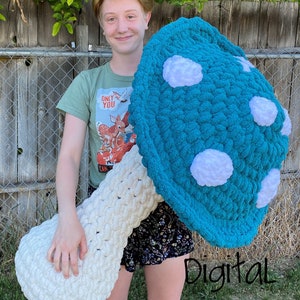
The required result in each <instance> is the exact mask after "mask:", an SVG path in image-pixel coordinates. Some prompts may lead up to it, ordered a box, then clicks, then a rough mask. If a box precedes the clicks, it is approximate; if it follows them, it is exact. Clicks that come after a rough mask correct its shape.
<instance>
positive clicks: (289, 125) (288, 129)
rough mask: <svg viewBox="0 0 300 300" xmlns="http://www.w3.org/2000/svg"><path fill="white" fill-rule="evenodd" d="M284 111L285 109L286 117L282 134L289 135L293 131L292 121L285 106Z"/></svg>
mask: <svg viewBox="0 0 300 300" xmlns="http://www.w3.org/2000/svg"><path fill="white" fill-rule="evenodd" d="M283 111H284V116H285V119H284V122H283V126H282V128H281V131H280V132H281V134H282V135H287V136H289V135H290V134H291V131H292V122H291V119H290V116H289V114H288V111H287V110H286V109H285V108H283Z"/></svg>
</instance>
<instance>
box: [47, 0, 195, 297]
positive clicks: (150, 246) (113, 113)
mask: <svg viewBox="0 0 300 300" xmlns="http://www.w3.org/2000/svg"><path fill="white" fill-rule="evenodd" d="M153 5H154V4H153V1H151V0H144V1H142V0H141V1H139V0H93V9H94V12H95V15H96V16H97V19H98V20H99V23H100V25H101V27H102V28H103V32H104V35H105V37H106V39H107V42H108V43H109V44H110V46H111V49H112V59H111V60H110V62H108V63H107V64H105V65H103V66H100V67H98V68H95V69H92V70H87V71H84V72H82V73H80V74H79V75H78V76H77V77H76V78H75V79H74V81H73V82H72V84H71V85H70V87H69V88H68V90H67V91H66V93H65V94H64V96H63V97H62V99H61V100H60V102H59V104H58V109H59V110H61V111H63V112H64V113H65V127H64V133H63V139H62V144H61V149H60V153H59V158H58V164H57V173H56V189H57V198H58V213H59V222H58V225H57V229H56V232H55V235H54V237H53V241H52V244H51V247H50V249H49V251H48V255H47V257H48V260H49V261H50V262H51V263H53V264H54V268H55V269H56V271H58V272H62V273H63V275H64V277H65V278H68V277H69V276H70V274H71V272H72V273H73V274H74V275H75V276H76V275H78V258H80V259H84V256H85V254H86V253H87V251H88V249H87V241H86V237H85V233H84V229H83V228H82V226H81V224H80V222H79V220H78V217H77V214H76V204H75V194H76V189H77V184H78V174H79V165H80V160H81V155H82V150H83V146H84V140H85V133H86V129H87V127H88V129H89V150H90V155H91V165H90V176H89V177H90V178H89V183H90V192H92V191H93V190H94V189H95V188H96V187H97V186H98V185H99V183H100V182H101V180H102V179H103V178H104V176H105V173H106V172H107V171H109V170H110V169H111V168H112V167H113V165H114V164H115V163H116V162H118V161H120V159H121V158H122V156H123V155H124V153H125V152H126V151H128V150H130V148H131V146H132V145H133V144H134V140H135V134H134V133H133V128H132V127H131V126H130V124H129V123H128V112H127V110H128V105H129V104H130V92H131V90H132V88H131V83H132V80H133V76H134V73H135V72H136V70H137V66H138V64H139V61H140V58H141V55H142V51H143V39H144V34H145V30H147V28H148V23H149V21H150V17H151V11H152V8H153ZM192 250H193V241H192V235H191V232H190V231H189V230H188V229H187V228H186V227H185V225H184V224H183V223H181V222H180V221H179V220H178V217H177V216H176V215H175V213H174V212H173V210H172V209H171V208H170V207H169V206H168V205H167V204H166V203H164V202H163V203H160V204H159V205H158V207H157V209H156V210H155V211H154V212H153V213H152V214H151V215H150V216H149V217H148V218H147V219H145V220H144V221H143V222H142V223H141V225H140V226H139V227H138V228H136V229H135V230H134V231H133V233H132V234H131V236H130V237H129V238H128V244H127V246H126V248H125V249H124V253H123V258H122V261H121V267H120V271H119V277H118V280H117V282H116V284H115V287H114V289H113V291H112V293H111V295H110V297H109V299H110V300H111V299H116V300H122V299H124V300H125V299H127V298H128V292H129V288H130V283H131V279H132V276H133V272H134V271H135V269H136V266H137V265H140V266H143V267H144V272H145V278H146V284H147V293H148V299H155V300H157V299H159V300H176V299H178V300H179V299H180V297H181V293H182V289H183V285H184V280H185V268H184V259H186V258H188V256H189V253H190V252H191V251H192Z"/></svg>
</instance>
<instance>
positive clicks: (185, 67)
mask: <svg viewBox="0 0 300 300" xmlns="http://www.w3.org/2000/svg"><path fill="white" fill-rule="evenodd" d="M163 78H164V80H165V81H167V82H168V83H169V85H170V86H171V87H173V88H176V87H180V86H192V85H194V84H198V83H199V82H200V81H201V80H202V78H203V74H202V67H201V65H200V64H198V63H196V62H194V61H192V60H191V59H188V58H184V57H182V56H180V55H174V56H172V57H170V58H168V59H167V60H166V61H165V62H164V65H163Z"/></svg>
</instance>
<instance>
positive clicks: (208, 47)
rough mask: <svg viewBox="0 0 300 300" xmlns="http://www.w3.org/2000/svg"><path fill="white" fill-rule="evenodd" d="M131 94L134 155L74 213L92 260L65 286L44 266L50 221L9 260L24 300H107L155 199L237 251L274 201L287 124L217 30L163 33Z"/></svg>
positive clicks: (197, 24)
mask: <svg viewBox="0 0 300 300" xmlns="http://www.w3.org/2000/svg"><path fill="white" fill-rule="evenodd" d="M133 87H134V91H133V94H132V95H131V105H130V107H129V109H130V112H131V117H130V121H131V122H132V124H133V125H134V126H135V127H134V129H135V133H136V134H137V144H138V145H137V146H134V147H132V149H131V150H130V151H129V152H128V153H127V154H126V155H125V156H124V158H123V159H122V161H121V162H120V163H118V164H116V165H115V166H114V168H113V169H112V170H111V171H110V172H109V173H108V174H107V176H106V178H105V180H104V181H103V182H102V183H101V184H100V185H99V187H98V189H97V190H96V191H95V192H94V193H93V194H92V196H91V197H90V198H88V199H86V200H85V201H84V202H83V203H82V205H80V206H79V207H78V208H77V212H78V216H79V219H80V221H81V223H82V226H83V228H84V229H85V232H86V237H87V242H88V248H89V252H88V254H87V256H86V258H85V259H84V261H83V262H80V265H79V275H78V276H77V277H74V276H72V277H71V278H69V279H68V280H65V279H64V278H63V275H62V274H60V273H56V272H55V270H54V268H53V267H52V266H51V264H50V263H49V262H48V261H47V259H46V253H47V250H48V249H49V247H50V245H51V239H52V237H53V235H54V231H55V228H56V225H57V215H55V216H54V217H53V218H52V219H50V220H48V221H45V222H44V223H42V224H41V225H39V226H36V227H34V228H32V229H31V231H30V232H29V233H28V234H26V235H25V236H24V237H23V238H22V240H21V242H20V245H19V248H18V251H17V253H16V256H15V265H16V274H17V278H18V281H19V283H20V285H21V288H22V291H23V292H24V295H25V296H26V297H27V298H28V299H29V300H51V299H57V300H69V299H72V300H82V299H87V300H96V299H97V300H104V299H106V298H107V297H108V296H109V295H110V293H111V290H112V288H113V286H114V284H115V281H116V279H117V276H118V271H119V267H120V260H121V257H122V253H123V248H124V247H125V245H126V242H127V237H128V236H129V235H130V233H131V232H132V230H133V228H134V227H137V226H138V225H139V224H140V222H141V221H142V220H143V219H144V218H146V217H147V216H148V215H149V214H150V212H151V211H153V210H154V209H155V208H156V206H157V203H158V202H160V201H163V198H164V200H165V201H166V202H167V203H168V204H169V205H170V206H171V207H172V208H173V209H174V210H175V212H176V213H177V214H178V216H179V217H180V218H181V219H182V221H183V222H184V223H185V224H186V225H187V226H188V227H190V228H191V229H192V230H196V231H197V232H198V233H200V234H201V235H202V236H203V237H204V238H205V239H206V240H207V241H208V242H210V243H211V244H212V245H217V246H220V247H238V246H242V245H246V244H248V243H250V242H251V240H252V239H253V237H254V236H255V235H256V233H257V228H258V226H259V224H260V223H261V222H262V220H263V217H264V216H265V214H266V212H267V207H268V204H269V203H270V201H271V200H272V199H273V198H274V197H275V195H276V192H277V187H278V184H279V181H280V167H281V163H282V161H283V160H284V158H285V156H286V153H287V149H288V137H287V136H288V135H289V134H290V131H291V122H290V119H289V116H288V113H287V111H286V110H285V109H283V108H282V107H281V105H280V103H279V101H278V100H277V99H276V98H275V96H274V94H273V90H272V87H271V86H270V84H269V83H268V82H267V81H266V79H265V78H264V77H263V75H262V74H261V73H260V72H259V71H258V70H257V69H256V68H254V66H253V65H252V64H251V63H250V62H249V61H248V60H247V59H246V57H245V55H244V53H243V51H242V49H240V48H239V47H236V46H234V45H233V44H232V43H230V42H229V41H228V40H227V39H226V38H225V37H224V36H222V35H221V34H220V33H219V32H218V31H217V30H216V29H215V28H214V27H212V26H211V25H209V24H208V23H206V22H205V21H203V20H201V19H200V18H193V19H184V18H180V19H179V20H177V21H176V22H173V23H171V24H169V25H167V26H165V27H164V28H162V29H161V30H160V31H159V32H158V33H156V34H155V35H154V36H153V37H152V39H151V40H150V42H149V43H148V44H147V46H146V47H145V49H144V53H143V56H142V60H141V63H140V65H139V68H138V71H137V73H136V75H135V79H134V82H133ZM266 112H267V113H266ZM140 155H142V156H143V158H141V156H140ZM142 163H143V164H142ZM147 172H148V175H149V176H150V178H149V177H148V176H147ZM153 183H154V185H153ZM156 191H157V193H158V194H157V193H156ZM162 197H163V198H162ZM120 224H122V225H121V226H120Z"/></svg>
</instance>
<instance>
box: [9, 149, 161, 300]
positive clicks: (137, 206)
mask: <svg viewBox="0 0 300 300" xmlns="http://www.w3.org/2000/svg"><path fill="white" fill-rule="evenodd" d="M146 172H147V171H146V169H145V168H144V166H143V165H142V163H141V157H140V155H139V153H138V148H137V146H134V147H133V148H132V149H131V150H130V152H128V153H127V154H126V155H125V156H124V158H123V160H122V161H121V162H120V163H119V164H117V165H116V166H115V167H114V168H113V170H111V171H110V172H109V173H108V174H107V176H106V178H105V180H104V181H103V182H102V183H101V184H100V186H99V188H98V189H97V190H96V191H95V192H94V193H93V194H92V196H91V197H90V198H88V199H86V200H85V201H84V202H83V203H82V204H81V205H80V206H78V210H77V212H78V216H79V218H80V221H81V223H82V225H83V227H84V229H85V233H86V238H87V242H88V248H89V251H88V253H87V256H86V258H85V259H84V261H82V262H80V266H79V275H78V276H77V277H75V276H72V277H71V278H69V279H67V280H66V279H64V278H63V275H62V274H61V273H57V272H55V270H54V268H53V266H52V265H51V263H49V262H48V261H47V259H46V254H47V251H48V249H49V247H50V244H51V241H52V238H53V235H54V232H55V229H56V224H57V215H55V216H54V217H53V218H52V219H50V220H47V221H45V222H44V223H42V224H41V225H39V226H36V227H34V228H32V229H31V230H30V232H29V233H28V234H27V235H25V236H24V237H23V238H22V240H21V243H20V246H19V249H18V251H17V253H16V256H15V265H16V274H17V278H18V281H19V283H20V285H21V288H22V291H23V293H24V295H25V296H26V298H27V299H30V300H53V299H55V300H70V299H72V300H83V299H84V300H85V299H86V300H105V299H106V298H107V297H108V296H109V295H110V293H111V290H112V288H113V286H114V284H115V282H116V280H117V277H118V271H119V268H120V261H121V258H122V254H123V249H124V247H125V246H126V244H127V238H128V236H129V235H130V234H131V232H132V230H133V228H135V227H137V226H138V225H139V224H140V222H141V221H142V220H143V219H145V218H146V217H147V216H148V215H149V214H150V213H151V211H153V210H154V209H155V208H156V206H157V204H158V202H160V201H163V200H162V198H161V196H159V195H158V194H156V193H155V188H154V186H153V183H152V180H151V179H150V178H149V177H148V176H147V174H146Z"/></svg>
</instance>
